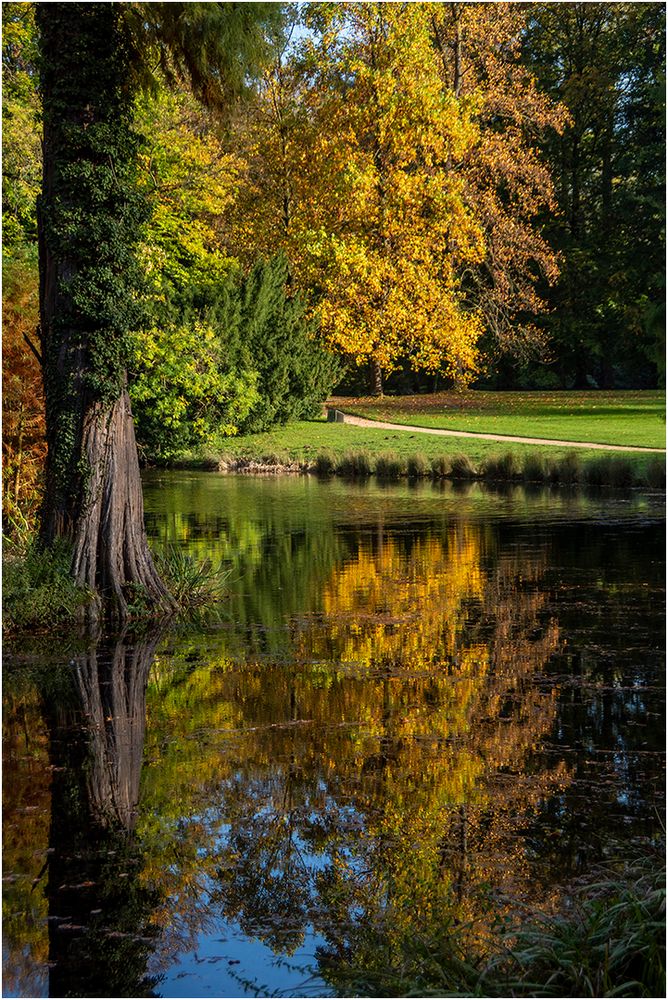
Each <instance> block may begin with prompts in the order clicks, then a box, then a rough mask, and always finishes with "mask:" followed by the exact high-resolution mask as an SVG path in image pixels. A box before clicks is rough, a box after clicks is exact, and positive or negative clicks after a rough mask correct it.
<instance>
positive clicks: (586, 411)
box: [331, 390, 666, 458]
mask: <svg viewBox="0 0 668 1000" xmlns="http://www.w3.org/2000/svg"><path fill="white" fill-rule="evenodd" d="M331 403H332V405H334V406H337V407H338V408H339V409H341V410H344V411H345V412H346V413H352V414H355V415H357V416H359V417H369V418H370V419H372V420H386V421H389V422H391V423H396V424H414V425H415V426H419V427H442V428H445V429H446V430H460V431H478V432H480V433H491V434H516V435H520V436H522V437H541V438H556V439H557V440H561V441H592V442H594V443H596V444H620V445H641V446H644V447H647V448H665V446H666V423H665V412H666V410H665V406H666V396H665V392H664V391H662V390H661V391H650V390H642V391H635V390H633V391H618V392H605V391H598V390H597V391H594V390H590V391H589V392H481V391H477V390H468V391H466V392H460V393H455V392H442V393H435V394H433V395H424V396H386V397H382V398H381V399H374V398H372V397H369V398H354V397H341V398H335V399H333V400H331ZM424 437H426V435H424ZM464 440H465V439H462V441H461V446H460V443H459V442H456V445H455V446H456V448H457V450H458V451H465V450H466V449H467V448H468V447H469V445H466V446H465V444H464ZM439 447H440V448H441V449H442V447H443V446H442V444H440V443H439ZM448 447H449V448H450V447H452V446H448ZM494 447H495V448H496V450H497V451H498V450H499V448H504V445H503V444H502V443H501V442H498V443H497V444H496V445H494ZM534 447H535V446H534ZM421 450H424V451H426V446H425V448H422V449H421ZM551 453H552V454H555V452H554V450H553V449H551ZM584 457H585V453H584V452H583V458H584Z"/></svg>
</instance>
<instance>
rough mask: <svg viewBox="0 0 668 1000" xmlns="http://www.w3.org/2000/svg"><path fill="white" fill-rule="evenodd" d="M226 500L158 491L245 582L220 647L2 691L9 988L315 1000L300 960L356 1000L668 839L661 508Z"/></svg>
mask: <svg viewBox="0 0 668 1000" xmlns="http://www.w3.org/2000/svg"><path fill="white" fill-rule="evenodd" d="M227 483H228V485H225V481H223V480H221V479H220V478H216V477H210V478H206V477H200V479H197V478H196V477H194V478H193V477H190V478H188V477H185V478H184V477H181V478H179V477H175V479H174V487H175V488H174V490H173V492H172V493H170V492H169V491H166V490H165V489H164V483H163V484H161V487H160V490H159V491H157V492H155V493H153V494H152V493H151V491H150V490H149V491H148V494H147V509H148V510H149V511H150V512H152V513H151V530H152V533H153V535H154V537H158V536H161V537H163V538H166V539H169V540H172V541H180V543H181V544H184V545H185V546H186V547H187V548H188V550H189V551H193V552H195V553H197V554H199V555H200V556H201V555H204V554H206V555H207V556H209V557H210V558H211V559H212V561H213V562H214V563H217V562H218V561H220V559H221V558H222V559H223V561H225V562H226V563H227V564H228V566H229V567H230V568H231V569H232V573H231V579H232V580H233V593H232V595H231V597H230V601H229V604H228V607H227V620H226V622H225V623H224V624H223V625H222V626H219V627H216V628H212V629H209V630H206V631H199V632H196V631H190V632H181V633H172V634H171V635H169V636H165V637H163V639H161V640H160V641H158V638H157V637H156V636H153V637H151V638H149V639H145V640H144V641H142V642H138V641H130V640H129V639H128V638H127V637H126V638H122V639H120V640H119V641H118V642H117V643H116V644H114V645H112V646H111V647H105V646H100V645H98V646H97V648H93V647H91V648H89V649H87V650H86V651H84V652H81V653H78V654H76V655H75V656H72V657H70V660H71V663H70V664H69V665H68V666H67V668H64V667H61V669H59V670H56V671H54V670H53V668H52V666H50V667H49V668H40V669H36V670H35V669H33V671H32V672H28V671H26V670H25V669H21V668H20V666H19V665H18V664H16V665H14V667H13V669H12V670H10V673H9V675H8V678H7V680H6V681H5V691H4V697H5V753H6V755H7V756H6V764H5V776H6V777H5V780H6V785H5V828H6V829H5V837H6V839H5V871H6V872H9V873H10V882H9V883H8V889H7V893H6V897H5V899H6V902H5V905H6V907H7V910H6V913H7V915H8V916H9V921H7V920H6V921H5V942H6V949H7V951H6V960H5V966H6V974H5V976H6V978H5V982H6V983H7V982H11V984H12V990H13V991H14V992H16V993H23V994H24V995H26V994H27V995H44V993H45V992H46V991H47V989H48V990H50V992H51V995H59V996H63V995H86V996H95V995H102V994H104V995H116V996H143V995H151V991H153V992H154V993H159V994H160V995H165V996H170V995H172V996H173V995H184V993H186V994H188V995H209V994H210V995H214V996H221V995H235V996H241V995H253V988H252V986H247V985H246V986H245V985H244V980H246V979H250V980H253V979H254V978H255V977H257V978H258V983H259V984H260V985H261V984H266V986H267V990H266V992H271V991H272V990H274V989H283V990H285V991H286V992H287V993H289V994H290V995H296V994H297V992H298V991H299V984H301V983H302V981H303V980H304V979H305V977H306V973H305V972H303V971H299V970H293V969H290V968H288V969H287V971H286V967H284V966H280V967H275V966H273V965H272V960H273V956H274V955H280V956H283V957H285V956H292V959H293V962H294V964H295V965H304V964H306V963H309V962H310V964H311V965H312V966H313V967H316V966H317V967H318V968H319V972H320V977H321V978H320V979H315V980H312V981H311V982H310V983H309V984H308V985H307V986H305V987H303V988H302V989H301V992H303V993H304V994H305V995H314V996H318V995H323V993H326V992H327V991H328V990H331V989H334V990H337V989H339V990H340V991H341V992H343V993H345V992H346V983H345V980H341V979H340V970H341V968H343V967H345V966H346V964H347V963H349V962H350V961H351V960H354V961H355V962H356V963H358V964H359V965H361V966H364V967H366V968H371V969H373V968H374V967H376V966H375V965H374V963H376V964H380V965H382V964H383V962H385V961H386V959H387V955H388V954H390V953H392V952H396V953H399V952H400V950H401V948H402V946H403V942H404V941H405V940H413V939H414V938H415V937H416V936H418V935H420V934H425V935H429V933H430V928H433V927H435V926H439V925H441V926H442V925H443V923H444V922H445V921H454V920H456V921H458V923H459V924H462V923H467V922H468V921H470V920H475V921H476V924H475V932H473V931H472V933H475V936H476V941H477V944H478V945H480V943H481V940H482V939H484V936H485V934H487V933H491V930H492V928H493V925H494V921H495V920H496V919H498V918H499V916H500V915H502V914H503V912H504V910H506V909H508V908H509V907H510V906H511V905H512V906H516V905H517V904H518V901H524V902H526V903H531V904H540V905H541V906H543V907H549V906H550V905H551V901H552V900H553V899H556V898H557V897H558V896H559V894H560V892H561V887H562V886H563V884H564V883H566V882H568V880H570V879H572V878H574V877H576V876H578V875H579V874H580V873H581V872H582V870H583V869H584V868H585V866H586V865H587V864H588V863H589V862H590V861H591V860H592V859H598V858H601V857H602V856H604V855H605V852H606V850H608V845H609V844H610V843H611V841H612V840H614V839H624V840H625V841H629V840H630V839H632V838H639V837H643V836H652V834H653V831H655V830H656V829H658V822H657V819H656V813H655V808H656V806H657V805H658V804H659V803H660V801H661V796H662V788H663V776H662V763H663V761H662V757H661V754H660V752H659V751H661V750H662V749H663V745H664V744H663V733H662V715H661V712H662V706H663V693H662V690H661V689H660V687H659V678H660V677H662V672H661V660H662V649H663V640H662V634H661V630H662V625H663V620H662V586H663V572H662V566H661V557H662V551H663V549H662V532H663V525H662V522H661V520H660V519H659V518H658V517H653V518H652V517H647V516H646V514H643V516H642V517H637V516H636V517H634V518H631V517H629V515H628V511H627V510H625V511H624V515H623V517H621V516H618V517H617V519H615V518H614V517H612V514H611V512H610V511H608V517H607V519H606V517H604V516H603V514H604V511H603V509H602V508H598V509H597V508H595V507H594V508H592V507H586V506H585V507H581V508H580V514H579V515H578V517H576V518H575V520H573V518H574V513H573V510H572V509H571V506H570V505H571V504H572V503H578V504H581V503H582V501H581V500H577V501H576V500H574V499H572V498H571V499H569V500H568V501H567V505H569V506H568V517H567V518H565V517H564V513H563V510H561V511H559V510H556V511H555V509H554V507H549V506H545V500H544V498H543V497H541V498H538V499H537V500H536V501H535V504H536V505H537V506H536V507H534V506H532V505H533V504H534V501H532V500H530V499H527V498H526V496H525V495H522V496H521V497H519V496H518V495H516V494H513V497H509V498H505V499H504V502H505V501H506V500H507V502H508V504H510V506H509V507H508V508H507V509H506V512H505V515H504V516H502V517H499V518H495V519H492V518H490V517H489V511H488V509H487V504H488V503H489V502H490V497H489V495H488V494H487V495H486V494H482V493H481V495H480V496H479V497H476V496H475V495H473V494H470V495H469V497H464V498H462V496H460V495H457V494H454V493H453V494H452V496H451V497H450V498H449V499H448V503H444V499H443V496H442V495H440V496H439V495H437V496H436V500H437V501H438V504H439V506H438V507H434V506H433V502H434V497H433V496H432V495H431V494H430V495H428V496H426V497H425V498H424V502H422V501H420V502H419V503H418V501H417V500H416V494H415V493H412V492H411V491H410V490H405V491H403V492H402V493H393V492H392V491H390V490H385V491H383V498H382V502H381V501H380V500H379V498H378V494H371V495H368V494H365V493H364V492H363V491H361V490H352V491H350V492H349V493H348V494H344V493H341V492H338V488H337V489H335V490H331V489H327V488H324V489H322V490H320V488H318V487H317V484H315V488H314V484H310V485H309V484H301V485H299V484H293V485H292V486H288V485H286V484H285V483H282V484H276V483H273V484H267V483H266V482H258V483H255V484H254V483H253V482H252V481H248V480H247V481H245V482H239V481H237V480H228V481H227ZM300 491H301V492H300ZM446 499H447V498H446ZM344 500H345V503H344ZM469 501H471V503H473V502H474V501H475V504H478V503H479V504H481V505H482V506H481V507H475V505H474V506H473V507H471V506H469V507H467V506H466V504H467V503H469ZM496 502H497V504H498V502H499V501H498V498H497V499H496ZM195 503H196V505H197V507H196V509H193V505H194V504H195ZM518 505H519V506H518ZM613 506H614V505H613ZM613 513H614V512H613ZM617 513H618V514H619V511H617ZM613 542H614V544H613ZM142 761H143V767H142ZM47 859H48V866H47V867H46V868H45V869H44V872H42V871H41V868H42V866H43V864H44V862H45V861H46V860H47ZM45 873H46V874H45ZM33 882H34V883H35V886H36V888H35V889H34V890H33V891H31V887H32V885H33ZM490 900H493V905H490ZM379 934H380V935H381V937H382V941H383V949H385V951H383V950H382V949H381V950H379V949H378V947H377V941H378V935H379ZM371 941H375V942H376V944H375V945H374V946H372V945H371V944H370V942H371ZM236 963H239V964H238V965H237V964H236ZM40 969H41V970H43V972H44V970H46V969H48V976H49V982H48V983H47V981H46V979H45V978H41V979H40V976H39V970H40Z"/></svg>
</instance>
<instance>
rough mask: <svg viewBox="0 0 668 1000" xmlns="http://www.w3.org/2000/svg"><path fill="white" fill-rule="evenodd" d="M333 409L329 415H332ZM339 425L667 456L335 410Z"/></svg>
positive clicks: (661, 450) (657, 450) (632, 448)
mask: <svg viewBox="0 0 668 1000" xmlns="http://www.w3.org/2000/svg"><path fill="white" fill-rule="evenodd" d="M331 412H332V411H331V409H330V410H328V413H331ZM333 412H334V414H335V416H334V417H331V416H330V417H329V419H330V420H332V419H335V420H336V421H337V422H338V423H344V424H353V425H354V426H355V427H375V428H376V429H378V430H385V431H411V432H412V433H414V434H416V433H417V434H438V435H439V436H441V437H463V438H478V439H480V440H483V441H516V442H517V443H518V444H553V445H561V446H562V447H567V448H596V449H599V450H601V451H644V452H655V453H657V454H659V455H665V453H666V449H665V448H642V447H640V446H639V445H630V444H626V445H624V444H596V443H595V442H594V441H554V440H552V439H551V438H534V437H515V436H511V435H510V434H479V433H478V432H477V431H446V430H444V429H443V428H440V427H414V426H412V425H411V424H389V423H387V422H386V421H384V420H367V418H366V417H353V416H352V415H351V414H350V413H344V412H343V411H342V410H334V411H333Z"/></svg>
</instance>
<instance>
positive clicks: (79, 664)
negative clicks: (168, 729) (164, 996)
mask: <svg viewBox="0 0 668 1000" xmlns="http://www.w3.org/2000/svg"><path fill="white" fill-rule="evenodd" d="M159 638H160V635H159V633H157V634H154V635H153V636H151V637H144V638H142V639H133V638H131V637H130V636H127V635H126V636H122V637H121V638H119V639H118V640H117V641H116V642H112V643H110V644H106V643H102V642H100V643H95V644H93V645H91V646H90V648H89V649H88V650H87V651H86V652H84V653H80V654H78V655H76V656H75V657H74V659H73V661H72V662H71V671H70V673H69V677H68V681H69V684H68V687H69V690H65V691H61V692H60V696H59V697H58V698H57V699H53V698H48V699H46V700H45V715H46V720H47V724H48V729H49V735H50V761H51V767H52V772H53V783H52V791H51V831H50V836H49V844H50V854H49V858H48V885H47V895H48V900H49V970H50V971H49V994H50V996H57V997H66V996H91V997H97V996H118V997H122V996H134V997H142V996H153V995H154V993H153V986H154V985H155V980H154V979H151V978H149V977H147V975H146V963H147V959H148V956H149V954H150V952H151V946H152V941H153V932H152V931H151V929H150V926H149V925H150V915H151V912H152V909H153V907H154V905H155V902H156V899H155V894H154V893H152V892H150V891H148V890H147V889H145V888H144V887H142V886H141V885H140V883H139V878H138V876H139V873H140V871H141V868H142V854H141V850H140V845H139V843H138V841H137V837H136V835H135V824H136V819H137V805H138V802H139V781H140V774H141V766H142V755H143V749H144V735H145V720H146V684H147V679H148V674H149V670H150V668H151V664H152V663H153V658H154V655H155V649H156V645H157V642H158V640H159Z"/></svg>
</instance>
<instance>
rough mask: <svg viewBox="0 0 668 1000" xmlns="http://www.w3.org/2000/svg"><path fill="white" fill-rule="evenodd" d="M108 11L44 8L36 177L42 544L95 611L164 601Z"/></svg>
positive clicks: (115, 51) (119, 71)
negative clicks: (144, 484)
mask: <svg viewBox="0 0 668 1000" xmlns="http://www.w3.org/2000/svg"><path fill="white" fill-rule="evenodd" d="M122 6H123V5H121V4H117V3H110V4H106V3H48V4H47V3H40V4H38V5H37V24H38V28H39V36H40V56H41V66H40V73H41V77H40V82H41V91H42V102H43V115H44V143H43V145H44V151H43V152H44V176H43V188H42V195H41V198H40V201H39V212H38V221H39V250H40V323H41V328H40V339H41V350H42V371H43V378H44V390H45V399H46V436H47V444H48V456H47V462H46V494H45V501H44V506H43V510H42V521H41V534H42V538H43V541H44V542H45V543H46V544H51V543H52V542H53V541H54V539H56V538H58V537H61V536H65V537H67V538H70V539H71V540H72V542H73V544H74V557H73V573H74V576H75V579H76V580H77V582H78V583H80V584H85V585H87V586H89V587H90V588H91V589H92V590H94V591H95V593H96V594H97V595H98V600H97V602H96V605H95V607H94V608H93V609H92V613H93V614H94V615H96V616H97V615H100V614H101V613H104V614H108V615H109V616H110V617H112V618H115V619H120V620H122V619H124V618H126V617H127V615H128V604H129V602H130V601H131V600H137V598H140V599H143V600H145V601H147V602H148V603H150V604H152V605H168V604H169V603H170V598H169V596H168V594H167V592H166V589H165V587H164V585H163V583H162V581H161V580H160V578H159V576H158V574H157V572H156V570H155V567H154V565H153V561H152V558H151V554H150V551H149V548H148V543H147V540H146V534H145V530H144V523H143V500H142V492H141V482H140V478H139V464H138V459H137V449H136V445H135V436H134V426H133V421H132V412H131V409H130V402H129V398H128V394H127V367H126V366H127V357H128V347H129V344H128V340H129V333H130V331H131V329H132V328H133V326H135V325H136V323H137V305H136V303H137V291H136V289H137V280H136V275H137V269H136V263H135V259H134V248H135V244H136V240H137V237H138V233H139V231H140V227H141V224H142V222H143V220H144V213H145V207H144V204H143V201H142V199H141V198H140V196H139V195H138V194H137V192H136V188H135V184H134V171H135V162H136V156H137V142H138V140H137V137H136V135H135V134H134V133H133V131H132V127H131V125H132V89H131V86H130V82H129V81H130V66H129V60H128V54H127V43H126V41H125V35H124V32H123V26H122V21H121V16H122V14H121V7H122Z"/></svg>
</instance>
